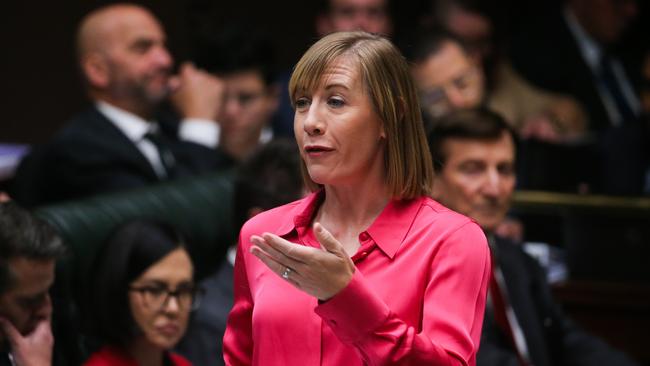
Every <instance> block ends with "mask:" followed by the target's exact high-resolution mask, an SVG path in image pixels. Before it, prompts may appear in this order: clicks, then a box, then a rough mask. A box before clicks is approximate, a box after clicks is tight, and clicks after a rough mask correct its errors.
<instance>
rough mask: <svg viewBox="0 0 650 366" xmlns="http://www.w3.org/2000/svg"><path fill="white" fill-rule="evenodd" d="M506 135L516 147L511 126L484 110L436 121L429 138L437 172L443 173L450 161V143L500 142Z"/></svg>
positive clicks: (455, 113) (491, 112)
mask: <svg viewBox="0 0 650 366" xmlns="http://www.w3.org/2000/svg"><path fill="white" fill-rule="evenodd" d="M504 133H505V134H508V135H509V136H510V137H511V138H512V142H513V143H515V144H516V143H517V140H518V139H517V133H516V132H515V130H514V129H513V128H512V126H511V125H509V124H508V122H506V120H505V119H504V118H503V117H502V116H501V115H499V114H498V113H496V112H493V111H491V110H489V109H487V108H484V107H478V108H471V109H464V110H458V111H453V112H451V113H449V114H448V115H445V116H443V117H441V118H439V119H437V120H435V121H434V124H433V126H432V128H431V131H429V133H428V136H427V140H428V141H429V151H430V152H431V156H432V158H433V164H434V169H435V170H436V171H441V170H442V168H443V166H444V165H445V162H446V161H447V158H448V157H447V156H446V154H445V149H444V145H445V142H447V140H450V139H462V140H479V141H497V140H499V139H500V138H501V137H502V136H503V134H504Z"/></svg>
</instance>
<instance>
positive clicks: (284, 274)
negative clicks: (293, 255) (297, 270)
mask: <svg viewBox="0 0 650 366" xmlns="http://www.w3.org/2000/svg"><path fill="white" fill-rule="evenodd" d="M290 274H291V268H289V267H284V272H282V278H284V279H285V280H288V279H289V275H290Z"/></svg>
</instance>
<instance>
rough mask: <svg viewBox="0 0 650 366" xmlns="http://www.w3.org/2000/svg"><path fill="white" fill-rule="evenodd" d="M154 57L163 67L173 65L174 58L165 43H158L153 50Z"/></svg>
mask: <svg viewBox="0 0 650 366" xmlns="http://www.w3.org/2000/svg"><path fill="white" fill-rule="evenodd" d="M153 59H154V61H155V62H156V64H158V65H160V66H163V67H171V66H172V63H173V59H172V56H171V54H170V53H169V51H168V50H167V48H166V47H165V46H164V45H158V46H156V47H155V49H154V50H153Z"/></svg>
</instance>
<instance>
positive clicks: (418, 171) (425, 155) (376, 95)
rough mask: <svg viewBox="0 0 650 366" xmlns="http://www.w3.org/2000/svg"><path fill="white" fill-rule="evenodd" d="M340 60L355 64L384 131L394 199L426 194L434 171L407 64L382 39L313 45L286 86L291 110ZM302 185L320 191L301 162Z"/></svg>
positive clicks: (345, 38)
mask: <svg viewBox="0 0 650 366" xmlns="http://www.w3.org/2000/svg"><path fill="white" fill-rule="evenodd" d="M339 57H350V58H352V59H353V60H356V63H357V65H358V70H359V72H360V76H361V79H362V81H363V85H364V87H365V90H366V92H367V93H368V96H369V98H370V100H371V101H372V105H373V107H374V109H375V112H376V113H377V115H378V116H379V117H380V118H381V120H382V122H383V124H384V131H385V132H386V150H385V156H384V165H385V170H386V183H387V185H388V187H389V189H390V192H391V194H392V196H393V198H398V199H411V198H415V197H418V196H422V195H427V196H428V195H430V193H431V182H432V180H433V168H432V165H431V157H430V154H429V152H428V147H427V141H426V136H425V132H424V127H423V123H422V114H421V112H420V105H419V101H418V97H417V92H416V89H415V85H414V83H413V80H412V79H411V75H410V72H409V68H408V64H407V63H406V60H405V59H404V57H403V56H402V55H401V54H400V52H399V51H398V50H397V48H396V47H395V46H394V45H393V44H392V43H391V42H390V41H388V40H387V39H386V38H383V37H381V36H377V35H373V34H370V33H366V32H360V31H358V32H339V33H333V34H330V35H328V36H325V37H323V38H322V39H321V40H319V41H318V42H316V43H315V44H314V45H312V46H311V47H310V48H309V49H308V50H307V52H306V53H305V54H304V55H303V56H302V58H301V59H300V61H298V63H297V64H296V67H295V68H294V71H293V75H292V76H291V80H290V82H289V96H290V97H291V103H292V105H295V101H296V97H297V96H298V95H299V94H301V93H305V92H309V91H312V90H315V89H316V88H317V87H318V86H319V84H320V82H321V77H322V76H323V74H324V73H325V71H326V70H327V68H328V67H329V66H330V65H332V63H333V62H335V61H336V60H337V59H338V58H339ZM301 169H302V175H303V179H304V180H305V185H306V186H307V187H308V188H310V189H311V190H312V191H314V190H316V189H318V188H319V185H318V184H317V183H316V182H314V181H313V180H312V179H311V178H310V177H309V173H308V172H307V168H306V166H305V164H304V161H303V162H302V163H301Z"/></svg>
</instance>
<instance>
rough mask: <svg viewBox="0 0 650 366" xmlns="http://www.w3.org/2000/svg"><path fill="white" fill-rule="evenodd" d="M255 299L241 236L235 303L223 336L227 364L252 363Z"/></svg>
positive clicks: (236, 267) (237, 262) (238, 247)
mask: <svg viewBox="0 0 650 366" xmlns="http://www.w3.org/2000/svg"><path fill="white" fill-rule="evenodd" d="M252 314H253V299H252V298H251V294H250V290H249V284H248V277H247V276H246V263H245V260H244V256H243V254H242V246H241V237H240V243H239V245H238V246H237V257H236V259H235V272H234V304H233V307H232V310H231V311H230V314H229V315H228V323H227V326H226V332H225V334H224V337H223V357H224V360H225V362H226V365H232V366H235V365H251V364H252V355H253V320H252Z"/></svg>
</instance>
